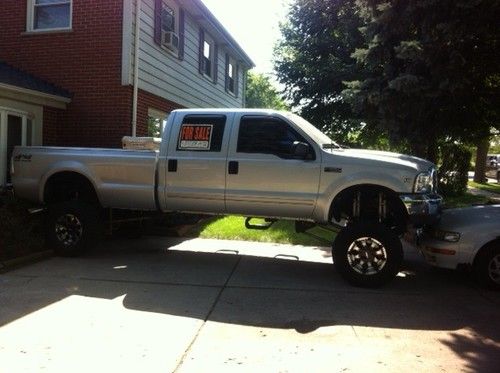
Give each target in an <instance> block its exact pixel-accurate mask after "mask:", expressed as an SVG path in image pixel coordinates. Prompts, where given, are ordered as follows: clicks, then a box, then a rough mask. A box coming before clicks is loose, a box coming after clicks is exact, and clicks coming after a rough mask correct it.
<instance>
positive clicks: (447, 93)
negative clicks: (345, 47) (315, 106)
mask: <svg viewBox="0 0 500 373" xmlns="http://www.w3.org/2000/svg"><path fill="white" fill-rule="evenodd" d="M499 4H500V2H499V1H495V0H415V1H405V0H391V1H380V0H359V1H358V5H359V6H360V9H362V16H363V19H364V22H365V27H364V29H363V33H364V38H365V45H364V47H362V48H357V49H356V51H355V52H354V53H353V57H355V58H356V60H357V62H358V65H359V66H360V67H361V68H362V70H363V73H364V76H363V77H362V78H361V79H354V80H352V81H350V82H349V83H348V84H347V87H348V89H346V90H345V91H344V95H345V97H347V98H348V99H349V100H350V102H351V104H352V108H353V110H354V111H355V112H356V113H358V114H359V115H360V116H361V117H362V118H363V119H364V120H365V121H366V122H367V123H368V124H369V125H370V126H376V127H379V128H381V129H384V130H386V131H387V132H388V133H389V134H390V136H391V138H394V139H396V140H398V141H401V140H405V141H406V142H407V143H408V144H409V146H410V147H411V150H412V151H413V153H414V154H416V155H419V156H423V157H427V158H429V159H432V160H436V157H437V144H438V143H439V141H443V140H448V141H449V140H459V141H464V142H469V143H470V142H475V143H477V142H480V140H481V139H483V138H485V137H487V136H488V135H489V132H490V128H491V127H492V126H495V125H498V123H500V121H499V118H498V114H499V112H498V110H499V107H500V106H499V104H500V102H499V97H500V96H499V90H498V89H499V86H500V84H499V82H500V79H499V69H498V61H499V60H500V55H499V45H498V39H499V38H498V30H499V28H498V26H497V23H498V16H499V14H500V13H499V12H500V6H499Z"/></svg>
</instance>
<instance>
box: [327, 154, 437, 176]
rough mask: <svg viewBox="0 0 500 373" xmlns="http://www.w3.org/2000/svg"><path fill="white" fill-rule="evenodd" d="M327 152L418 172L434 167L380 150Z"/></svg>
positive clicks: (416, 158) (428, 163)
mask: <svg viewBox="0 0 500 373" xmlns="http://www.w3.org/2000/svg"><path fill="white" fill-rule="evenodd" d="M325 151H326V152H327V153H330V154H336V155H340V156H344V157H346V158H353V159H360V160H366V161H369V162H373V161H376V162H377V161H378V162H381V163H385V164H386V165H387V166H389V165H393V166H403V167H404V168H411V169H413V170H416V171H418V172H421V171H427V170H429V168H431V167H434V164H433V163H432V162H429V161H427V160H425V159H422V158H418V157H413V156H410V155H405V154H398V153H392V152H384V151H380V150H366V149H326V150H325Z"/></svg>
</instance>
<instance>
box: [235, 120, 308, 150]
mask: <svg viewBox="0 0 500 373" xmlns="http://www.w3.org/2000/svg"><path fill="white" fill-rule="evenodd" d="M297 142H301V143H305V144H308V142H307V141H306V139H304V137H303V136H302V135H300V134H299V133H298V132H297V131H296V130H295V129H293V128H292V127H291V126H290V125H289V124H288V123H286V122H285V121H283V120H281V119H279V118H272V117H256V116H244V117H243V118H242V119H241V121H240V127H239V132H238V145H237V149H236V151H237V152H238V153H261V154H273V155H276V156H278V157H280V158H285V159H294V158H296V157H295V155H294V150H293V149H294V144H296V143H297ZM308 145H309V144H308ZM311 153H312V154H311V155H310V156H309V157H308V159H314V151H313V150H312V148H311Z"/></svg>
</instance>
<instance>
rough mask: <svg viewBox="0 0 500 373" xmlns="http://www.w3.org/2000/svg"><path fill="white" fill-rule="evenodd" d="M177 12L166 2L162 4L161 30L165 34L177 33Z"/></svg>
mask: <svg viewBox="0 0 500 373" xmlns="http://www.w3.org/2000/svg"><path fill="white" fill-rule="evenodd" d="M175 13H176V12H175V10H174V8H173V7H170V6H168V5H167V4H166V3H165V2H162V7H161V29H162V31H164V32H177V29H176V27H177V26H176V24H177V21H176V19H175Z"/></svg>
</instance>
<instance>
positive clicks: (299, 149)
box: [292, 141, 311, 159]
mask: <svg viewBox="0 0 500 373" xmlns="http://www.w3.org/2000/svg"><path fill="white" fill-rule="evenodd" d="M310 152H311V147H310V146H309V144H306V143H305V142H300V141H294V143H293V145H292V154H293V155H294V156H295V157H296V158H299V159H306V158H307V156H308V155H309V154H310Z"/></svg>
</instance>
